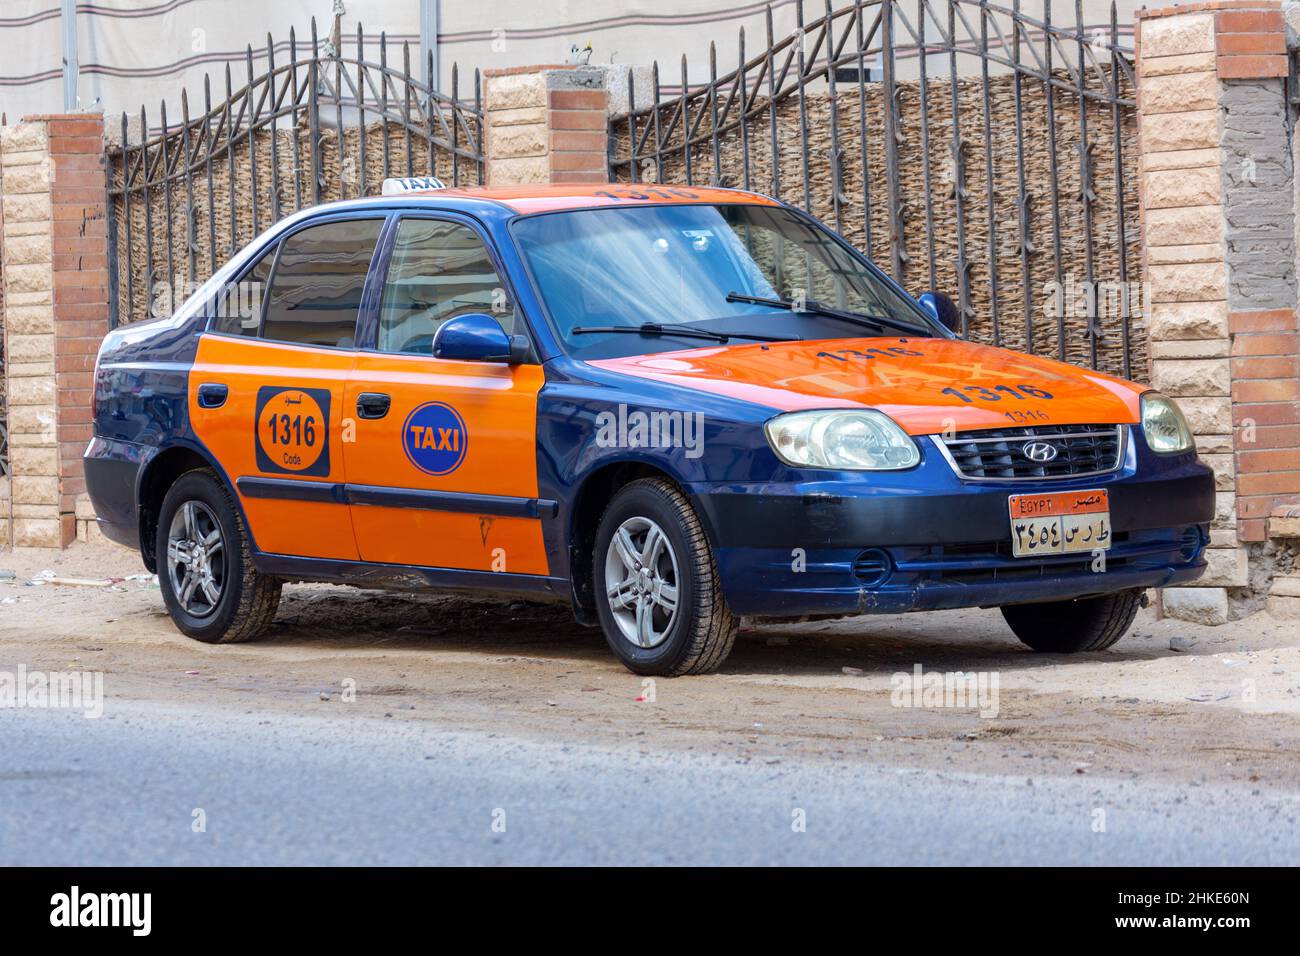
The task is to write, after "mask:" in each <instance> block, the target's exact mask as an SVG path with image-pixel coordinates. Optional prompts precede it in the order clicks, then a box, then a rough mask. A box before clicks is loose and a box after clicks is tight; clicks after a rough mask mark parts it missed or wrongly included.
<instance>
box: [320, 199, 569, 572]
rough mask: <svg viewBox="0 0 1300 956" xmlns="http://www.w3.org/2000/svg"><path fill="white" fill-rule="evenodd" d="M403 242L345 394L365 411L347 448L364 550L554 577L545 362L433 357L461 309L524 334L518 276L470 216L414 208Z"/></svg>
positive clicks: (368, 554)
mask: <svg viewBox="0 0 1300 956" xmlns="http://www.w3.org/2000/svg"><path fill="white" fill-rule="evenodd" d="M392 242H393V249H392V254H391V257H390V261H389V266H388V274H387V277H386V280H385V282H384V286H383V290H382V294H381V299H380V302H379V305H378V312H377V323H376V325H377V330H376V332H375V333H374V334H375V341H374V343H373V344H374V349H373V350H371V349H369V348H363V350H362V351H360V352H359V353H358V354H357V360H356V365H355V367H354V369H353V372H352V375H351V377H350V379H349V381H348V385H347V389H346V396H345V399H344V403H345V405H346V408H347V412H346V414H347V415H349V416H353V417H354V418H355V422H356V432H355V440H354V441H349V442H345V444H344V456H345V462H346V469H347V485H348V499H349V501H350V503H351V504H350V507H351V511H352V525H353V528H354V530H355V532H356V539H357V547H358V550H359V552H360V555H361V559H362V560H363V561H373V562H378V563H384V564H404V565H416V566H421V567H435V568H453V569H463V570H474V571H496V572H507V573H514V574H541V575H544V574H546V573H547V561H546V551H545V547H544V545H543V541H542V525H541V519H542V517H543V516H544V515H545V514H546V512H547V508H548V506H547V505H546V504H545V503H540V502H538V500H537V450H536V445H537V438H536V436H537V393H538V391H540V389H541V387H542V382H543V373H542V369H541V366H540V365H536V364H524V365H514V366H510V365H505V364H502V363H496V362H464V361H454V360H447V359H436V358H434V357H433V337H434V334H435V333H436V332H437V330H438V326H440V325H441V324H442V323H443V322H445V321H447V320H448V319H450V318H452V317H454V316H457V315H462V314H465V313H468V312H483V313H487V314H489V315H494V316H496V317H497V318H498V320H499V321H501V323H502V325H503V327H504V328H505V329H506V331H507V332H508V333H514V332H523V331H524V329H523V328H522V321H521V320H517V318H516V314H515V309H514V306H513V304H512V302H511V301H510V296H509V293H508V291H507V287H506V285H505V283H503V282H502V280H501V278H500V277H499V274H498V270H497V268H496V265H495V262H494V260H493V257H492V255H491V254H490V252H489V250H488V247H487V245H486V244H485V242H484V240H483V238H482V236H481V235H480V234H479V232H478V231H477V230H476V229H475V228H473V227H471V226H470V225H469V224H468V223H466V222H462V221H458V220H453V219H442V218H422V217H416V216H412V217H408V218H404V219H402V220H401V222H399V223H398V225H397V228H396V230H395V233H394V235H393V240H392ZM517 321H518V323H519V326H520V327H519V328H516V322H517ZM370 344H371V343H369V342H367V343H363V345H366V346H368V345H370Z"/></svg>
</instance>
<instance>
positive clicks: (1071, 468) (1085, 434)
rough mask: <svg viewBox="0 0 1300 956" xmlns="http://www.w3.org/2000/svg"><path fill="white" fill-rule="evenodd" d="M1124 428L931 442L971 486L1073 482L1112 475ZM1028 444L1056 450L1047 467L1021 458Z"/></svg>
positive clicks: (999, 431) (979, 434) (1042, 429)
mask: <svg viewBox="0 0 1300 956" xmlns="http://www.w3.org/2000/svg"><path fill="white" fill-rule="evenodd" d="M1125 433H1126V430H1125V426H1123V425H1049V426H1039V427H1034V428H994V429H988V430H984V431H968V432H957V433H956V434H955V435H953V436H951V437H945V436H943V435H935V436H934V441H935V444H936V445H938V447H939V450H940V451H942V452H943V454H944V457H945V458H947V459H948V463H949V464H950V465H952V467H953V470H954V471H955V472H957V474H958V475H959V476H960V477H962V478H965V479H967V480H970V481H1020V480H1039V481H1041V480H1043V479H1052V478H1077V477H1082V476H1084V475H1100V474H1105V473H1106V472H1109V471H1114V470H1116V469H1117V468H1119V466H1120V465H1121V464H1122V463H1123V460H1124V436H1125ZM1031 442H1041V443H1044V444H1045V445H1047V446H1050V447H1051V448H1052V449H1054V450H1055V452H1056V454H1055V457H1053V458H1052V459H1051V460H1050V461H1035V460H1033V459H1032V458H1030V457H1029V456H1027V455H1026V454H1025V447H1026V446H1027V445H1028V444H1029V443H1031Z"/></svg>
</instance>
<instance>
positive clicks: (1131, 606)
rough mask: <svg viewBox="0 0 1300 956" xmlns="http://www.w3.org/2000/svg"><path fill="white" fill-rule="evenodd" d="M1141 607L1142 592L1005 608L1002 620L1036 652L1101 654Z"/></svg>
mask: <svg viewBox="0 0 1300 956" xmlns="http://www.w3.org/2000/svg"><path fill="white" fill-rule="evenodd" d="M1141 603H1142V591H1141V590H1140V589H1139V590H1135V591H1118V592H1116V593H1115V594H1104V595H1102V596H1101V597H1093V598H1079V599H1078V600H1074V601H1048V602H1046V603H1044V604H1007V605H1004V606H1003V607H1002V616H1003V617H1004V618H1005V619H1006V622H1007V624H1009V625H1010V626H1011V630H1013V631H1014V632H1015V634H1016V637H1018V638H1020V640H1021V641H1022V642H1023V643H1025V644H1027V645H1029V646H1030V647H1032V648H1033V649H1034V650H1036V651H1043V652H1045V653H1049V654H1074V653H1077V652H1080V651H1104V650H1105V649H1106V648H1108V647H1110V646H1111V645H1112V644H1114V643H1115V642H1116V641H1118V640H1119V639H1120V638H1121V637H1123V636H1124V635H1125V634H1126V633H1127V632H1128V629H1129V627H1131V626H1132V624H1133V618H1135V617H1136V616H1137V612H1138V608H1139V607H1140V606H1141Z"/></svg>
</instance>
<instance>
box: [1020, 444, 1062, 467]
mask: <svg viewBox="0 0 1300 956" xmlns="http://www.w3.org/2000/svg"><path fill="white" fill-rule="evenodd" d="M1020 451H1021V453H1022V454H1023V455H1024V456H1025V457H1026V458H1028V459H1029V460H1030V461H1036V462H1038V463H1039V464H1042V463H1043V462H1048V461H1051V460H1052V459H1054V458H1055V457H1056V456H1057V455H1058V454H1059V452H1058V451H1057V449H1056V446H1055V445H1049V444H1048V443H1047V442H1045V441H1027V442H1025V443H1024V444H1023V445H1021V446H1020Z"/></svg>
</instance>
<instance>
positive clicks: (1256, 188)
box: [1137, 0, 1300, 623]
mask: <svg viewBox="0 0 1300 956" xmlns="http://www.w3.org/2000/svg"><path fill="white" fill-rule="evenodd" d="M1138 16H1139V27H1138V49H1137V73H1138V108H1139V150H1140V156H1141V160H1140V171H1141V172H1140V174H1141V180H1142V181H1141V195H1142V213H1143V217H1142V221H1143V234H1144V240H1145V241H1144V254H1143V255H1144V265H1145V269H1146V279H1147V282H1148V283H1149V286H1150V291H1151V299H1152V317H1151V323H1150V334H1151V381H1152V384H1153V385H1154V386H1155V387H1156V388H1158V389H1160V390H1162V391H1164V392H1166V393H1168V394H1170V395H1173V396H1175V397H1176V398H1177V400H1178V402H1179V404H1180V405H1181V406H1182V408H1183V410H1184V411H1185V412H1186V413H1187V416H1188V419H1189V421H1190V423H1191V425H1192V429H1193V431H1194V432H1195V433H1196V441H1197V446H1198V449H1199V450H1200V452H1201V455H1202V457H1203V458H1204V459H1205V461H1207V462H1208V463H1209V464H1210V465H1211V466H1212V467H1213V468H1214V471H1215V476H1216V486H1217V489H1218V496H1217V500H1218V507H1217V509H1216V516H1215V521H1214V526H1213V530H1212V532H1211V547H1210V550H1209V552H1208V553H1207V560H1208V562H1209V569H1208V571H1207V573H1206V574H1205V576H1204V577H1203V578H1201V580H1200V581H1198V582H1197V586H1196V587H1192V588H1180V589H1174V590H1166V591H1165V592H1164V594H1163V596H1162V598H1163V607H1164V610H1165V611H1166V612H1167V613H1170V614H1172V615H1175V616H1180V617H1187V618H1191V619H1195V620H1200V621H1204V622H1207V623H1224V622H1226V621H1228V620H1229V619H1231V618H1233V617H1236V616H1240V615H1242V614H1246V613H1249V612H1251V611H1253V610H1256V609H1258V608H1259V607H1261V606H1262V605H1263V601H1264V597H1265V595H1266V594H1267V593H1268V588H1269V586H1270V582H1271V579H1272V578H1273V577H1274V576H1275V575H1274V570H1275V569H1274V568H1273V567H1272V566H1271V563H1270V562H1271V560H1272V554H1271V552H1270V551H1267V550H1266V549H1265V548H1263V547H1262V546H1261V545H1262V543H1263V542H1265V541H1266V539H1267V538H1268V536H1269V532H1268V520H1267V519H1268V518H1269V516H1270V515H1271V513H1272V512H1273V510H1274V509H1275V508H1276V507H1277V505H1278V499H1279V496H1286V495H1289V494H1294V493H1300V434H1298V433H1297V426H1298V425H1300V419H1298V418H1297V408H1298V405H1297V399H1300V377H1297V376H1298V373H1300V369H1298V368H1297V361H1296V334H1295V333H1296V304H1297V287H1296V272H1295V263H1296V216H1295V201H1294V197H1295V194H1294V190H1295V172H1294V164H1293V157H1292V150H1291V143H1290V142H1289V140H1288V133H1287V117H1286V110H1287V108H1288V107H1287V104H1286V101H1285V97H1284V90H1283V83H1284V79H1283V78H1284V77H1285V76H1286V73H1287V55H1286V54H1287V46H1286V36H1285V23H1284V19H1283V14H1282V10H1281V6H1280V4H1277V3H1268V2H1263V0H1261V2H1243V0H1222V2H1211V3H1194V4H1187V5H1180V6H1177V7H1168V8H1163V9H1156V10H1143V11H1140V12H1139V14H1138ZM1285 570H1286V569H1283V571H1285Z"/></svg>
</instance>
